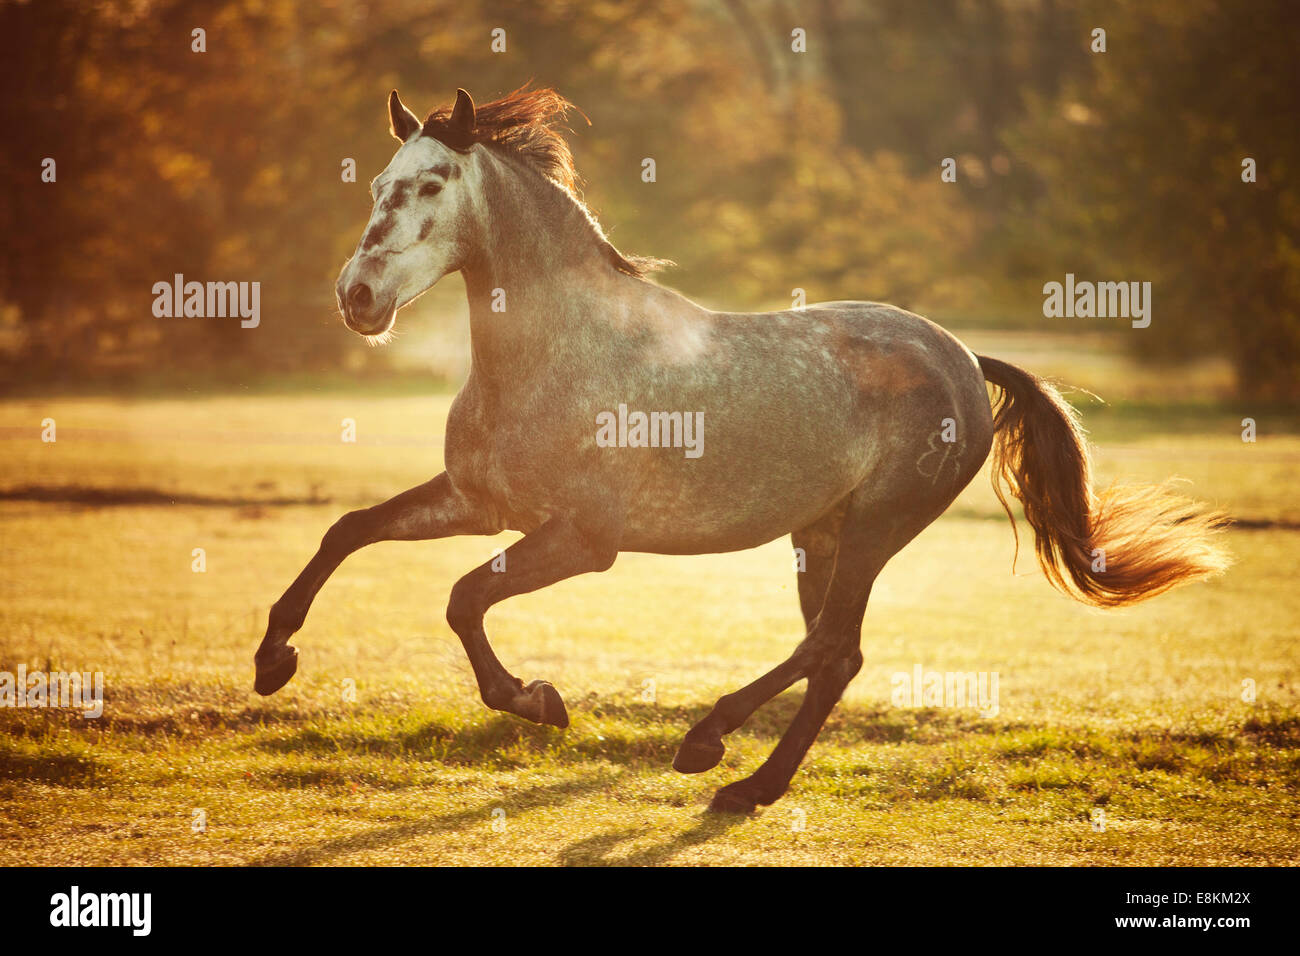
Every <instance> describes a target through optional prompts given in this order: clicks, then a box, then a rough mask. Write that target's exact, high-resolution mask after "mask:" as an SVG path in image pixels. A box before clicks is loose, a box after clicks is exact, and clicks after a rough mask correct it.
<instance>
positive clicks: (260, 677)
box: [253, 644, 298, 697]
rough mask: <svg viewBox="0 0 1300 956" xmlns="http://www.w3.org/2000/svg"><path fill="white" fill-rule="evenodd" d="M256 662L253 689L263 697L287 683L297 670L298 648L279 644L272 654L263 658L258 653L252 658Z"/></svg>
mask: <svg viewBox="0 0 1300 956" xmlns="http://www.w3.org/2000/svg"><path fill="white" fill-rule="evenodd" d="M253 660H254V662H255V663H256V664H257V677H256V678H255V679H254V681H253V690H255V691H257V692H258V693H259V694H261V695H262V696H263V697H269V696H271V695H272V694H274V693H275V692H276V691H277V690H279V689H280V688H281V687H283V686H284V685H285V684H287V683H289V678H291V677H293V675H294V674H296V673H297V671H298V648H296V647H290V646H289V645H288V644H281V645H280V646H279V648H277V649H276V650H275V652H274V654H272V655H268V656H267V658H263V657H262V656H261V654H258V655H257V656H256V657H254V658H253Z"/></svg>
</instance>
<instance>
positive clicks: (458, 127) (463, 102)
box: [448, 90, 474, 144]
mask: <svg viewBox="0 0 1300 956" xmlns="http://www.w3.org/2000/svg"><path fill="white" fill-rule="evenodd" d="M448 125H449V126H451V129H452V132H454V133H456V134H457V135H458V137H459V138H460V139H461V140H462V142H464V143H466V144H468V143H469V142H470V141H471V137H472V136H473V133H474V99H473V97H471V96H470V95H469V94H468V93H466V92H465V91H464V90H457V91H456V105H455V106H454V107H452V110H451V119H450V120H449V121H448Z"/></svg>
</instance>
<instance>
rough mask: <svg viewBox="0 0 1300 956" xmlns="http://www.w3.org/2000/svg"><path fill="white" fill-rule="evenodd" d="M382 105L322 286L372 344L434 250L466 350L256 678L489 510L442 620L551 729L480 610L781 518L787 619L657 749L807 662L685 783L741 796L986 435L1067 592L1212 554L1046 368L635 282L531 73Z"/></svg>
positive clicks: (798, 736)
mask: <svg viewBox="0 0 1300 956" xmlns="http://www.w3.org/2000/svg"><path fill="white" fill-rule="evenodd" d="M388 106H389V118H390V121H391V128H392V133H393V135H394V136H396V137H397V139H398V140H399V141H400V142H401V143H402V146H401V147H400V148H399V149H398V151H397V154H396V155H395V156H394V157H393V160H392V162H391V163H389V165H388V168H387V169H385V170H384V171H383V172H382V173H381V174H380V175H379V177H378V178H377V179H376V180H375V181H374V183H372V185H371V192H372V194H373V197H374V201H375V204H374V211H373V212H372V214H371V217H370V222H369V224H368V225H367V226H366V230H365V233H364V234H363V235H362V237H361V242H360V244H359V245H358V247H357V250H356V253H355V255H353V257H352V258H351V260H349V262H348V263H347V265H346V266H345V267H344V268H343V272H342V274H341V275H340V277H339V282H338V289H337V292H338V300H339V307H340V309H341V310H342V313H343V319H344V321H345V322H346V323H347V325H348V327H349V328H351V329H353V330H355V331H356V332H359V333H361V334H362V335H365V336H373V337H379V338H380V339H381V340H382V338H383V337H385V336H386V334H387V333H388V331H389V330H390V329H391V328H392V325H393V321H394V316H395V314H396V311H397V310H398V309H400V308H401V307H402V306H404V305H406V304H407V303H409V302H411V301H412V300H413V299H415V298H416V297H417V296H419V295H420V294H421V293H422V292H424V291H425V290H427V289H428V288H429V287H431V286H432V285H433V284H434V283H436V282H437V281H438V280H439V279H441V278H442V277H443V276H445V275H447V274H448V273H450V272H457V271H459V272H461V273H462V274H463V275H464V278H465V285H466V290H467V292H468V296H469V307H470V338H471V344H472V363H471V368H470V372H469V377H468V379H467V380H466V382H465V386H464V387H463V388H462V389H461V391H460V394H459V395H458V396H457V397H456V400H455V402H454V403H453V405H452V407H451V412H450V415H449V416H448V420H447V431H446V469H447V470H446V471H445V472H444V473H442V474H440V475H438V476H437V477H436V478H434V479H433V480H432V481H429V482H428V483H426V484H423V485H420V486H419V487H417V488H412V489H411V490H409V491H406V492H403V493H402V494H400V495H398V496H397V497H395V498H393V499H391V500H389V501H386V502H384V503H383V504H380V505H376V506H375V507H373V508H367V509H365V510H362V511H354V512H351V513H350V514H346V515H344V516H343V517H342V518H341V519H339V521H338V522H337V523H336V524H335V525H334V526H333V527H331V528H330V529H329V531H328V532H327V533H326V534H325V537H324V540H323V541H322V542H321V546H320V549H319V550H318V551H317V553H316V555H315V557H313V558H312V559H311V562H310V563H309V564H308V565H307V567H306V568H305V569H304V570H303V571H302V573H301V574H300V575H299V576H298V578H297V580H296V581H294V582H293V584H292V585H291V586H290V587H289V589H288V590H287V591H286V592H285V593H284V595H283V597H281V598H280V600H279V601H277V602H276V603H275V605H274V607H272V609H271V614H270V623H269V626H268V627H267V631H266V637H265V639H264V640H263V641H262V644H261V647H260V648H259V650H258V652H257V656H256V663H257V681H256V688H257V690H258V692H259V693H262V694H270V693H273V692H274V691H276V690H278V689H279V688H280V687H282V686H284V684H285V683H286V682H287V681H288V680H289V679H290V677H292V676H293V674H294V671H295V670H296V668H297V651H296V650H295V649H294V648H293V647H291V646H290V645H289V643H288V641H289V638H290V637H291V636H292V635H293V634H294V633H295V632H296V631H297V630H298V629H299V628H300V627H301V626H302V624H303V620H304V618H305V616H306V614H307V610H308V608H309V607H310V606H311V602H312V599H313V598H314V597H315V595H316V593H317V591H319V590H320V588H321V586H322V585H323V584H324V583H325V581H326V580H327V579H328V578H329V576H330V574H331V573H333V571H334V570H335V569H336V568H337V567H338V565H339V563H340V562H341V561H342V560H343V559H344V558H345V557H346V556H347V555H349V554H351V553H352V552H354V551H356V550H357V549H359V548H362V547H364V546H365V545H368V544H371V543H373V542H376V541H388V540H408V541H409V540H421V539H428V538H442V537H446V536H448V535H460V534H482V535H491V534H496V533H497V532H500V531H502V530H505V529H510V530H514V531H520V532H523V535H524V537H523V538H521V539H520V540H519V541H517V542H516V543H515V544H513V545H512V546H511V547H510V548H508V549H507V550H506V552H505V558H506V560H505V565H504V569H503V570H494V568H493V562H487V563H485V564H483V565H482V566H481V567H478V568H476V569H475V570H473V571H471V572H470V573H469V574H467V575H465V577H463V578H461V579H460V580H459V581H457V582H456V584H455V586H454V587H453V588H452V589H451V599H450V602H449V604H448V606H447V620H448V622H449V623H450V624H451V627H452V629H453V630H454V631H455V632H456V634H457V635H458V636H459V637H460V639H461V641H462V643H463V644H464V647H465V652H466V654H467V655H468V656H469V662H470V664H471V666H472V667H473V669H474V675H475V677H476V678H477V679H478V686H479V690H480V692H481V694H482V697H483V701H484V703H486V704H487V705H488V706H489V707H491V708H494V709H496V710H502V711H507V712H509V713H512V714H517V715H518V716H520V717H524V718H526V719H528V720H531V721H536V722H538V723H543V724H551V725H554V726H556V727H565V726H567V724H568V714H567V713H566V711H565V706H564V702H563V701H562V700H561V698H560V695H559V693H557V691H556V690H555V688H554V687H553V686H551V684H549V683H547V682H545V681H537V680H535V681H533V682H532V683H529V684H525V683H524V682H523V681H521V680H520V679H519V678H517V677H515V676H513V675H512V674H511V673H510V672H509V671H508V670H506V668H505V667H504V666H502V664H501V662H500V661H499V660H497V658H496V655H495V654H494V653H493V651H492V648H491V646H490V645H489V644H488V640H487V635H486V634H485V633H484V630H483V617H484V614H485V613H486V612H487V610H488V608H490V607H492V606H493V605H494V604H496V603H497V602H499V601H502V600H504V599H506V598H508V597H510V596H512V595H515V594H523V593H526V592H528V591H535V590H537V589H538V588H543V587H546V586H547V585H550V584H554V583H555V582H557V581H562V580H563V579H565V578H568V577H572V576H574V575H577V574H582V573H584V572H588V571H604V570H605V569H607V568H608V567H609V566H610V565H612V564H613V563H614V559H615V558H616V557H617V556H618V553H619V552H620V551H645V552H653V553H658V554H704V553H717V552H726V551H739V550H742V549H745V548H753V547H755V546H757V545H761V544H763V543H765V542H768V541H772V540H773V539H775V538H777V537H780V536H782V535H787V534H789V535H792V536H793V541H794V545H795V547H796V548H800V549H802V551H803V553H804V555H805V557H806V570H805V571H803V572H802V573H801V574H800V575H799V600H800V604H801V606H802V610H803V616H804V619H805V621H806V625H807V630H806V633H805V635H804V638H803V640H802V641H801V642H800V643H799V644H798V646H797V647H796V648H795V649H794V652H793V653H792V654H791V655H790V657H789V659H787V660H786V661H784V662H782V663H780V664H778V665H777V666H776V667H774V668H773V669H772V670H770V671H769V672H768V673H766V674H764V675H763V676H762V677H759V678H758V679H757V680H756V681H754V682H753V683H752V684H750V685H748V686H747V687H744V688H741V689H740V690H738V691H736V692H735V693H733V694H728V695H726V696H725V697H722V698H721V699H720V700H718V702H717V703H716V705H715V706H714V707H713V709H712V710H711V711H710V712H709V714H708V715H707V716H705V717H704V718H703V719H702V720H701V721H700V722H699V723H697V724H696V725H695V726H694V727H693V728H691V730H690V731H689V732H688V733H687V734H686V737H685V739H684V740H683V742H682V744H681V748H680V750H679V751H678V753H677V757H676V759H675V760H674V761H673V766H674V767H675V768H676V769H678V770H680V771H683V772H686V773H698V772H701V771H704V770H708V769H710V768H712V767H713V766H715V765H716V764H717V763H718V761H719V760H720V759H721V758H722V754H723V751H724V747H723V742H722V738H723V736H724V735H726V734H728V733H730V732H732V731H734V730H735V729H736V728H738V727H740V726H741V724H743V723H744V722H745V720H746V719H747V718H748V717H749V715H750V714H752V713H753V712H754V711H755V710H756V709H757V708H759V707H760V706H762V705H763V704H764V703H766V702H767V701H768V700H770V699H771V698H773V697H774V696H776V695H777V694H779V693H781V692H782V691H784V690H785V689H786V688H788V687H790V686H791V685H792V684H794V683H795V682H797V681H799V680H803V679H806V680H807V682H808V683H807V691H806V693H805V696H804V699H803V703H802V705H801V706H800V708H799V711H798V713H797V714H796V716H795V718H794V720H793V722H792V723H791V724H790V727H789V729H788V730H787V731H786V733H785V735H784V736H783V737H782V738H781V741H780V743H779V744H778V745H777V746H776V749H775V750H774V751H773V752H772V754H771V756H770V757H769V758H768V759H767V760H766V762H764V763H763V765H762V766H760V767H759V768H758V769H757V770H756V771H755V772H754V773H753V774H752V775H751V776H749V777H747V778H745V779H743V780H740V781H738V782H736V783H732V784H731V785H729V786H726V787H724V788H722V789H721V790H719V791H718V793H717V794H716V795H715V797H714V799H713V803H712V806H713V808H714V809H718V810H727V811H742V812H747V811H751V810H753V809H754V807H755V806H756V805H758V804H768V803H771V802H772V801H774V800H776V799H777V798H778V797H779V796H781V794H782V793H784V792H785V790H786V788H787V786H788V785H789V783H790V780H791V778H792V777H793V775H794V773H795V770H796V769H797V767H798V766H799V763H800V761H801V760H802V759H803V757H804V754H805V753H806V752H807V751H808V748H809V747H810V746H811V745H812V742H813V740H814V739H815V738H816V736H817V734H818V732H819V731H820V729H821V726H822V724H823V723H824V722H825V720H826V718H827V716H828V715H829V714H830V711H831V709H832V708H833V707H834V706H835V703H836V701H838V700H839V698H840V695H841V694H842V693H843V691H844V688H845V687H846V686H847V685H848V683H849V681H850V680H851V679H852V678H853V676H854V675H855V674H856V673H857V672H858V669H859V668H860V667H861V666H862V653H861V651H860V650H859V642H860V631H861V625H862V619H863V614H864V612H865V610H866V606H867V597H868V595H869V594H870V593H871V586H872V582H873V581H874V580H875V578H876V575H877V574H879V573H880V570H881V568H883V567H884V566H885V562H887V561H888V560H889V559H890V557H892V556H893V555H894V554H895V553H897V552H898V551H899V549H901V548H902V547H903V546H904V545H905V544H907V542H908V541H910V540H911V539H912V538H913V537H915V536H916V535H917V534H918V533H919V532H920V531H921V530H922V529H923V528H925V527H926V525H928V524H930V522H932V521H933V520H934V519H935V518H937V517H938V516H939V515H940V514H941V513H942V512H943V511H944V509H945V508H947V507H948V505H949V504H950V503H951V502H952V500H953V498H954V497H955V496H956V495H957V494H958V492H960V491H961V489H962V488H963V487H964V486H965V485H966V484H967V483H968V482H969V481H970V480H971V478H972V477H973V476H974V475H975V473H976V472H977V471H979V469H980V467H981V465H982V464H983V462H984V460H985V459H986V458H987V457H989V453H990V449H991V450H992V455H993V460H992V471H993V477H994V486H995V489H996V490H997V492H998V497H999V499H1000V500H1002V503H1003V505H1004V507H1005V506H1006V505H1007V502H1006V499H1005V496H1004V494H1003V490H1002V486H1003V485H1005V486H1007V487H1008V488H1009V489H1010V491H1011V493H1012V494H1014V495H1015V497H1017V498H1018V499H1019V500H1020V502H1021V503H1022V505H1023V507H1024V511H1025V516H1026V518H1027V520H1028V522H1029V524H1030V525H1031V526H1032V527H1033V529H1034V532H1035V534H1036V540H1037V552H1038V557H1039V560H1040V563H1041V565H1042V567H1043V569H1044V571H1045V572H1046V574H1047V576H1048V578H1049V579H1050V580H1051V581H1052V583H1053V584H1055V585H1057V586H1058V587H1060V588H1061V589H1062V590H1064V591H1066V592H1067V593H1070V594H1072V595H1074V596H1076V597H1078V598H1079V599H1081V600H1084V601H1087V602H1090V603H1093V604H1096V605H1100V606H1111V605H1121V604H1126V603H1131V602H1133V601H1136V600H1139V599H1141V598H1143V597H1147V596H1150V595H1152V594H1156V593H1159V592H1161V591H1163V590H1166V589H1167V588H1169V587H1172V586H1173V585H1175V584H1178V583H1180V582H1182V581H1186V580H1190V579H1193V578H1197V577H1200V576H1203V575H1205V574H1209V573H1212V572H1215V571H1218V570H1221V569H1222V568H1223V567H1224V565H1225V558H1224V556H1223V555H1222V554H1221V553H1220V552H1219V551H1218V550H1217V549H1216V548H1215V547H1214V545H1213V543H1212V540H1211V534H1212V532H1213V531H1214V530H1215V529H1216V528H1217V526H1218V524H1219V519H1218V518H1217V517H1216V516H1214V515H1211V514H1208V513H1206V512H1205V511H1203V510H1202V509H1201V508H1199V507H1198V506H1196V505H1195V504H1193V503H1191V502H1188V501H1186V500H1184V499H1180V498H1177V497H1175V496H1173V495H1171V494H1169V493H1167V492H1166V491H1165V490H1164V489H1163V487H1162V488H1124V489H1110V490H1106V491H1100V492H1098V491H1094V489H1093V486H1092V482H1091V477H1090V469H1089V460H1088V453H1087V446H1086V444H1085V441H1084V438H1083V435H1082V433H1081V431H1080V429H1079V426H1078V425H1077V423H1076V419H1075V417H1074V413H1073V410H1072V409H1071V408H1070V407H1069V406H1068V405H1067V404H1066V403H1065V402H1064V401H1063V400H1062V398H1061V397H1060V395H1059V394H1058V393H1057V392H1056V390H1055V389H1054V388H1052V387H1051V386H1050V385H1048V384H1047V383H1045V382H1043V381H1041V380H1039V379H1038V378H1036V377H1035V376H1033V375H1031V374H1029V373H1027V372H1024V371H1022V370H1021V369H1018V368H1016V367H1014V366H1011V365H1008V364H1006V363H1004V362H1000V361H997V360H996V359H990V358H985V357H983V356H976V355H973V354H972V353H971V352H970V351H969V350H968V349H966V348H965V346H963V345H962V344H961V343H960V342H958V341H957V340H956V339H955V338H953V337H952V336H951V335H949V334H948V333H947V332H945V331H944V330H943V329H941V328H939V327H938V326H936V325H934V324H933V323H931V322H929V321H927V320H926V319H923V318H921V317H920V316H917V315H913V314H912V313H910V312H905V311H903V310H901V309H897V308H894V307H892V306H888V305H881V304H878V303H874V302H830V303H823V304H819V305H812V306H809V307H807V308H806V309H799V310H793V311H788V312H773V313H763V314H742V313H730V312H711V311H709V310H708V309H704V308H701V307H700V306H698V305H696V304H695V303H693V302H691V301H690V300H688V299H686V298H684V297H682V296H681V295H678V294H677V293H676V292H673V291H671V290H669V289H665V288H663V287H662V286H659V285H656V284H655V283H653V282H651V281H649V280H648V279H647V278H645V272H646V270H647V268H648V262H647V260H640V259H635V258H632V257H629V256H624V255H622V254H620V253H619V252H618V251H617V250H616V249H615V248H614V247H613V246H612V245H611V244H610V243H609V241H608V240H607V239H606V238H605V236H604V234H603V233H602V231H601V229H600V227H599V225H598V224H597V223H596V222H595V220H594V219H593V218H592V216H591V215H590V213H589V212H588V211H587V209H586V207H585V206H584V205H583V204H582V202H581V201H580V200H579V199H578V198H577V197H576V194H575V191H574V180H575V173H574V169H573V165H572V160H571V157H570V154H569V150H568V147H567V145H566V144H565V142H564V140H563V138H562V137H561V136H560V135H559V134H558V133H557V132H556V131H555V130H554V129H552V128H551V124H552V122H553V121H554V120H555V119H557V118H558V117H561V116H563V114H564V112H565V111H566V110H567V109H568V108H569V104H568V103H567V102H566V101H565V100H564V99H563V98H561V97H560V96H559V95H558V94H556V93H555V92H554V91H551V90H531V91H529V90H520V91H516V92H515V93H513V94H511V95H509V96H507V97H505V98H503V99H500V100H497V101H495V102H493V103H489V104H487V105H485V106H482V107H480V108H478V109H477V110H476V109H475V106H474V104H473V101H472V100H471V99H470V97H469V96H468V94H466V93H465V92H464V91H463V90H461V91H460V92H459V93H458V94H457V99H456V103H455V105H454V107H451V108H443V109H440V110H436V111H434V112H433V113H431V114H430V115H429V116H428V118H427V119H426V120H425V121H424V122H423V123H421V122H420V121H419V119H417V117H416V116H415V115H414V114H412V113H411V112H410V110H408V109H407V108H406V107H405V106H404V105H403V104H402V101H401V100H400V99H399V97H398V95H397V92H396V91H393V93H392V95H391V96H390V98H389V104H388ZM986 382H988V383H991V384H992V385H994V386H996V387H997V393H996V407H995V409H993V408H990V400H989V393H988V391H987V389H986V386H985V383H986ZM995 410H996V415H995V414H994V411H995ZM656 413H657V414H656ZM1008 514H1010V510H1009V509H1008ZM1013 528H1014V520H1013ZM1103 553H1104V561H1099V560H1098V556H1099V555H1102V554H1103ZM497 567H498V568H500V563H498V564H497Z"/></svg>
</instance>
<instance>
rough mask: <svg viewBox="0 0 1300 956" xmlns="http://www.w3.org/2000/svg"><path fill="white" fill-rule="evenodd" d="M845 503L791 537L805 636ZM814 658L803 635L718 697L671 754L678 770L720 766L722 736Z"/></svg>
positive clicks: (802, 673)
mask: <svg viewBox="0 0 1300 956" xmlns="http://www.w3.org/2000/svg"><path fill="white" fill-rule="evenodd" d="M847 503H848V499H847V498H846V499H845V500H844V501H842V502H841V503H840V504H839V505H837V506H836V507H835V508H834V509H832V511H831V512H830V513H829V514H827V515H825V516H824V517H822V518H820V519H818V520H817V521H815V522H813V523H812V524H811V525H809V526H808V527H806V528H802V529H800V530H799V531H796V532H795V533H794V534H793V535H792V539H793V544H794V547H795V549H796V551H795V554H796V558H797V559H798V560H799V564H798V568H799V571H798V574H799V578H798V580H799V607H800V610H801V611H802V612H803V617H804V622H805V624H806V631H805V633H806V634H807V635H811V633H812V629H813V623H814V621H815V620H816V619H817V616H818V615H819V614H820V613H821V609H822V603H823V601H824V600H825V597H826V590H827V588H828V587H829V585H830V580H831V573H832V570H833V569H834V567H835V552H836V549H837V547H838V544H839V536H840V527H841V525H842V524H843V521H844V514H845V510H846V506H847ZM815 661H816V654H815V649H814V647H812V646H810V645H809V644H808V641H807V640H806V639H805V640H804V641H803V642H802V643H801V644H800V645H799V646H798V647H797V648H795V651H794V653H793V654H791V655H790V657H788V658H787V659H786V660H785V661H783V662H782V663H780V664H778V665H777V666H776V667H774V668H773V669H772V670H770V671H768V672H767V673H766V674H764V675H763V676H762V677H760V678H758V680H756V681H754V682H753V683H751V684H748V685H746V686H745V687H742V688H741V689H740V690H738V691H736V692H735V693H733V694H727V695H726V696H724V697H721V698H719V699H718V702H717V703H716V704H714V706H713V709H712V710H711V711H709V713H708V715H707V716H706V717H704V719H703V720H701V721H700V722H699V723H697V724H696V725H695V726H694V727H692V728H691V729H690V730H689V731H688V732H687V734H686V736H685V738H683V740H682V743H681V746H680V747H679V748H678V750H677V755H676V756H675V757H674V758H673V769H674V770H676V771H678V772H679V773H703V772H704V771H706V770H712V769H713V768H714V767H716V766H717V765H718V762H719V761H720V760H721V759H722V755H723V754H724V753H726V751H727V748H726V745H725V744H723V742H722V738H723V737H724V736H725V735H726V734H729V733H731V732H732V731H734V730H737V729H739V727H740V726H741V725H742V724H744V722H745V721H746V720H748V719H749V718H750V716H751V715H752V714H753V713H754V711H756V710H758V708H760V707H762V706H763V705H764V704H766V703H767V702H768V701H769V700H771V699H772V698H773V697H775V696H776V695H777V694H780V693H781V692H782V691H784V690H786V689H787V688H788V687H790V686H791V685H792V684H794V683H796V682H797V681H799V680H802V679H803V678H804V677H807V676H808V672H809V667H810V665H811V664H813V663H814V662H815Z"/></svg>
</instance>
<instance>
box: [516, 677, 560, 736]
mask: <svg viewBox="0 0 1300 956" xmlns="http://www.w3.org/2000/svg"><path fill="white" fill-rule="evenodd" d="M524 694H525V695H526V696H527V697H528V698H530V700H532V701H535V703H532V704H531V705H530V708H529V709H530V710H534V709H535V710H536V713H537V716H536V717H532V718H530V719H532V720H534V721H536V722H537V723H539V724H550V725H551V726H552V727H559V728H560V729H561V730H563V729H564V728H565V727H567V726H569V711H568V709H567V708H566V707H565V706H564V698H563V697H561V696H560V692H559V691H558V690H556V689H555V687H554V685H552V684H551V683H550V682H549V681H544V680H535V681H533V682H532V683H531V684H529V685H528V686H527V687H525V688H524Z"/></svg>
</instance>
